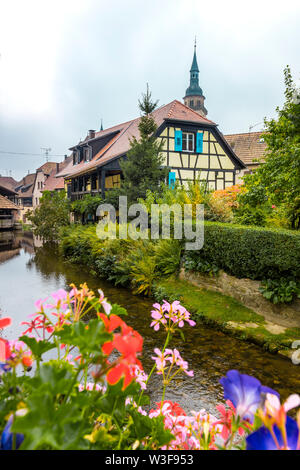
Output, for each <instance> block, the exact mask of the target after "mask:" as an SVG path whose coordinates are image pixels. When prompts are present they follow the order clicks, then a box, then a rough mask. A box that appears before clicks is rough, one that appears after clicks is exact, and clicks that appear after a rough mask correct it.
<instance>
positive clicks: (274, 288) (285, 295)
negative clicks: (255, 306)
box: [259, 277, 300, 304]
mask: <svg viewBox="0 0 300 470" xmlns="http://www.w3.org/2000/svg"><path fill="white" fill-rule="evenodd" d="M259 290H260V292H261V293H262V295H263V296H264V297H265V298H266V299H267V300H270V301H271V302H272V303H273V304H278V303H289V302H292V301H293V300H294V299H295V298H296V297H298V298H300V284H299V283H297V282H296V281H294V280H293V279H288V278H284V277H281V278H280V279H273V280H272V279H267V280H265V281H263V282H262V283H261V287H260V288H259Z"/></svg>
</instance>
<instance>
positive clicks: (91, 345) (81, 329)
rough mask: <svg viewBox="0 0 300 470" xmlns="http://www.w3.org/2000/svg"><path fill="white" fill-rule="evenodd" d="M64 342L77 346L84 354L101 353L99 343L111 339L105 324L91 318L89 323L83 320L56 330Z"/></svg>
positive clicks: (96, 354)
mask: <svg viewBox="0 0 300 470" xmlns="http://www.w3.org/2000/svg"><path fill="white" fill-rule="evenodd" d="M56 336H58V337H59V338H60V340H61V342H62V343H63V344H68V345H73V346H75V347H77V348H78V349H79V351H80V353H81V354H82V355H83V356H86V355H89V354H94V355H95V357H97V356H98V354H100V351H99V344H102V343H105V342H106V341H109V340H110V339H111V336H110V335H109V334H108V333H107V332H106V331H105V328H104V324H103V323H102V322H99V321H98V320H97V319H94V320H90V321H89V323H88V325H87V324H85V323H83V322H75V323H73V324H71V325H64V328H62V329H61V330H58V331H57V332H56Z"/></svg>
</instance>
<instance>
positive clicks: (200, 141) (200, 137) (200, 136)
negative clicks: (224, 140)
mask: <svg viewBox="0 0 300 470" xmlns="http://www.w3.org/2000/svg"><path fill="white" fill-rule="evenodd" d="M196 152H197V153H203V132H197V144H196Z"/></svg>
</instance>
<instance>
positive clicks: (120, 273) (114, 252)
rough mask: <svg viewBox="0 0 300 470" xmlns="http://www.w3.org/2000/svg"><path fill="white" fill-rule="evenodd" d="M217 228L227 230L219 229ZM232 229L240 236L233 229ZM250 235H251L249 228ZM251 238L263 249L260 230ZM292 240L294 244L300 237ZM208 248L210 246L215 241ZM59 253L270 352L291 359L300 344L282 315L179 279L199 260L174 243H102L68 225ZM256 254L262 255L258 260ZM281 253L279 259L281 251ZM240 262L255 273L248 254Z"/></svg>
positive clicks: (91, 232) (297, 331)
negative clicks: (181, 307)
mask: <svg viewBox="0 0 300 470" xmlns="http://www.w3.org/2000/svg"><path fill="white" fill-rule="evenodd" d="M219 226H220V224H216V225H214V224H212V223H210V224H207V228H208V232H209V233H210V231H213V233H215V229H217V228H220V227H219ZM221 229H222V230H225V229H226V230H227V228H226V227H225V228H224V227H223V225H221ZM222 230H221V231H222ZM241 230H242V231H243V230H246V229H245V228H242V229H241ZM235 231H236V232H237V235H238V234H239V229H238V228H237V227H236V228H235ZM256 232H258V233H256ZM217 233H218V232H217ZM250 233H251V236H252V231H251V230H250ZM262 233H263V235H264V236H267V235H269V232H268V233H267V234H265V232H264V231H263V232H262ZM255 234H256V236H257V237H258V238H259V237H260V238H263V240H261V243H262V244H263V246H265V244H264V243H263V242H264V237H263V236H262V234H261V232H260V231H259V230H258V231H257V230H256V231H255ZM272 235H273V236H275V237H277V236H279V235H278V234H277V232H276V233H275V232H274V233H273V232H272ZM281 235H282V237H284V236H285V234H280V236H281ZM211 236H212V234H211ZM287 236H288V237H289V236H290V235H287ZM293 237H294V235H293V236H291V238H292V239H293V241H294V242H295V240H294V238H293ZM238 240H240V239H239V238H238ZM238 240H237V241H236V244H237V242H238ZM283 242H284V240H280V246H285V245H284V244H283ZM296 242H297V243H298V238H296ZM296 242H295V243H296ZM253 244H254V241H253ZM211 246H213V237H212V239H211ZM282 250H283V249H282ZM59 251H60V253H61V255H62V256H63V257H64V259H65V260H68V261H70V262H71V263H75V264H78V265H79V266H87V267H88V268H89V269H90V272H91V273H92V274H94V275H95V276H96V277H99V278H102V279H105V280H108V281H110V282H112V283H113V284H114V285H116V286H122V287H126V288H127V289H130V290H131V291H132V292H133V294H141V295H142V296H147V297H150V298H151V297H154V298H155V299H156V300H159V298H160V300H161V301H162V300H163V299H164V298H167V300H168V299H172V300H181V302H182V304H183V305H184V306H185V307H186V308H187V309H188V310H189V311H190V312H191V313H192V314H193V315H195V316H196V317H198V319H199V320H201V321H202V323H206V324H207V325H209V326H211V327H213V328H214V329H215V330H220V331H223V332H224V333H226V334H230V335H231V336H236V337H237V338H239V339H242V340H244V341H247V342H250V343H254V344H257V345H259V346H261V347H263V348H264V349H265V350H267V351H270V352H272V353H279V354H281V355H283V356H284V357H285V356H287V357H288V358H290V357H291V355H292V353H293V349H292V343H293V341H295V340H300V324H298V323H292V322H291V324H289V323H287V324H283V322H282V321H281V320H282V318H283V316H280V315H277V316H276V315H274V316H273V317H272V318H271V317H270V316H267V315H266V313H265V312H264V311H263V312H262V314H261V313H259V312H255V311H254V310H253V309H252V308H251V307H249V305H248V306H245V304H244V303H243V302H242V301H241V300H238V299H234V298H233V297H230V296H228V294H227V295H226V293H225V294H224V293H221V292H212V291H211V290H208V289H206V288H205V287H201V286H198V285H194V283H193V281H192V279H191V280H190V279H181V278H180V277H178V276H177V275H178V274H179V271H180V269H181V267H182V264H183V266H185V264H188V265H189V268H190V269H191V264H192V265H193V266H194V264H195V259H196V260H198V259H199V256H200V255H199V254H197V253H193V254H192V255H191V254H190V253H186V252H183V248H182V245H181V243H180V242H179V241H178V240H173V239H168V240H157V241H156V242H155V243H154V242H153V241H151V240H148V239H139V240H132V239H126V240H124V239H119V238H112V239H110V238H108V239H105V240H102V239H99V238H98V237H97V234H96V228H95V226H70V227H66V228H64V230H63V231H62V233H61V236H60V245H59ZM219 251H220V250H219ZM218 253H219V252H218ZM219 254H220V253H219ZM259 254H260V251H259V252H258V253H257V256H258V255H259ZM281 255H282V256H283V252H282V253H281ZM187 256H189V257H191V256H192V258H193V259H191V260H187ZM277 257H278V256H277ZM243 259H244V262H245V263H246V261H247V263H248V268H247V272H249V275H250V274H251V273H252V275H253V273H254V271H253V270H254V269H255V266H256V264H257V263H253V261H252V258H251V256H248V257H247V256H246V255H245V257H244V258H243ZM280 259H281V258H280ZM245 260H246V261H245ZM189 261H190V262H189ZM294 261H295V260H294V259H290V264H291V265H292V263H293V262H294ZM245 263H244V264H245ZM239 264H240V261H238V258H235V262H234V266H235V269H238V266H239ZM267 264H268V263H267V258H266V256H265V258H264V262H261V264H260V269H261V270H263V271H264V270H265V269H267ZM269 264H270V262H269ZM271 264H272V263H271ZM196 265H197V263H196ZM210 266H212V264H210ZM272 266H273V269H275V267H276V266H278V262H277V261H276V260H273V264H272ZM196 268H197V266H196V267H195V269H196ZM250 268H251V269H250ZM190 269H189V272H190ZM196 271H197V269H196ZM252 277H253V276H252ZM237 289H238V287H237ZM162 294H163V295H162ZM260 295H261V294H260ZM277 318H278V320H277Z"/></svg>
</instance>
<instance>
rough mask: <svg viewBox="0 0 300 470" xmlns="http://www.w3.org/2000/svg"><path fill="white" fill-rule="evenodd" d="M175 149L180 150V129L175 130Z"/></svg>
mask: <svg viewBox="0 0 300 470" xmlns="http://www.w3.org/2000/svg"><path fill="white" fill-rule="evenodd" d="M175 150H176V151H179V152H180V151H181V150H182V131H175Z"/></svg>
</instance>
